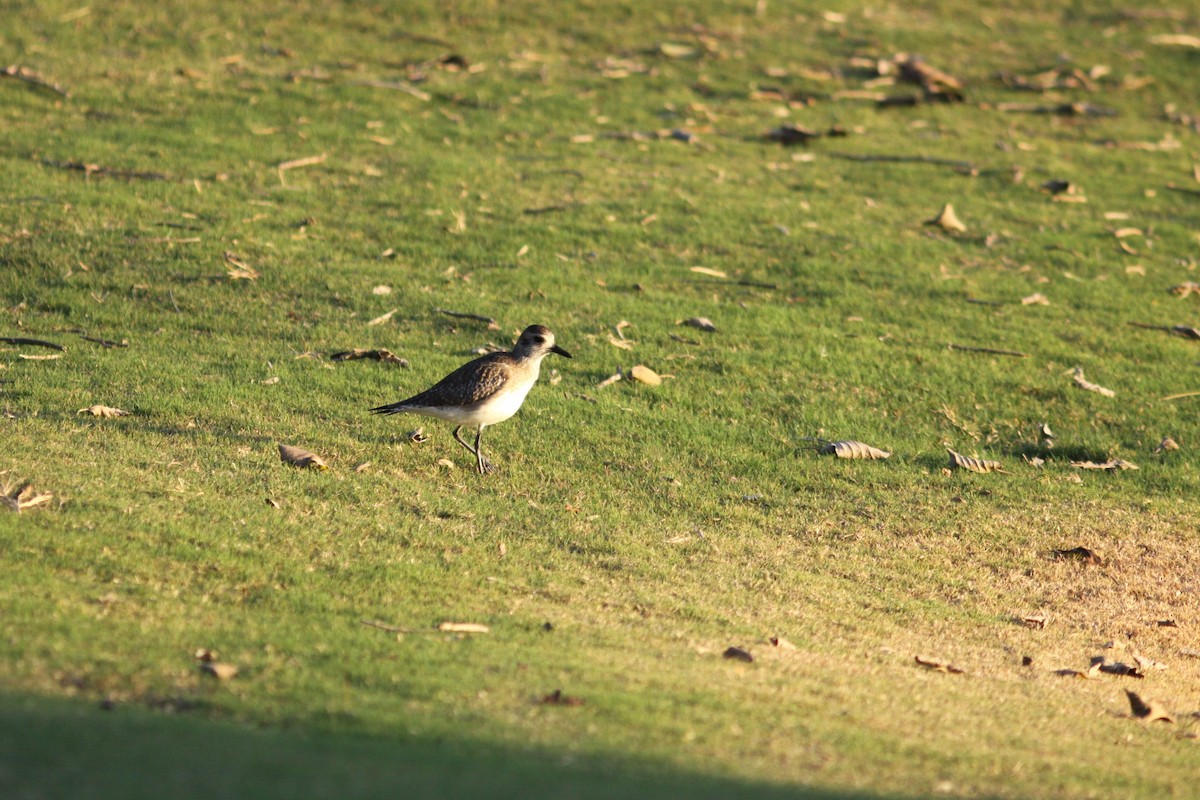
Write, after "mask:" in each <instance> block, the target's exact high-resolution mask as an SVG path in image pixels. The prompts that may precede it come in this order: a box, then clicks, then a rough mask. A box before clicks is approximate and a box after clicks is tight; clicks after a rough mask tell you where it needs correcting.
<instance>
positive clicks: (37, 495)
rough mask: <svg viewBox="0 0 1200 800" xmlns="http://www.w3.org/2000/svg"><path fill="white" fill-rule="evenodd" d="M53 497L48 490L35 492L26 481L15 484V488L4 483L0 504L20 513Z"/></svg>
mask: <svg viewBox="0 0 1200 800" xmlns="http://www.w3.org/2000/svg"><path fill="white" fill-rule="evenodd" d="M53 499H54V495H53V494H51V493H50V492H35V491H34V490H33V489H32V488H30V484H29V482H28V481H26V482H25V483H20V484H17V486H16V488H12V487H11V486H9V485H5V487H4V493H3V494H0V505H4V506H5V507H6V508H8V509H9V510H11V511H16V512H17V513H20V512H22V511H28V510H29V509H31V508H37V507H39V506H43V505H45V504H46V503H49V502H50V501H51V500H53Z"/></svg>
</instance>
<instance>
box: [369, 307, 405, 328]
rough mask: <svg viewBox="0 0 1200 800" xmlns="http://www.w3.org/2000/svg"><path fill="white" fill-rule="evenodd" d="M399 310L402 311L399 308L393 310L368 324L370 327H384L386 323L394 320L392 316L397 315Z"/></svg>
mask: <svg viewBox="0 0 1200 800" xmlns="http://www.w3.org/2000/svg"><path fill="white" fill-rule="evenodd" d="M399 310H400V309H398V308H393V309H392V310H391V311H389V312H387V313H386V314H380V315H379V316H378V317H376V318H375V319H373V320H371V321H370V322H368V323H367V324H368V325H382V324H383V323H385V322H387V321H388V320H389V319H391V318H392V315H393V314H395V313H396V312H397V311H399Z"/></svg>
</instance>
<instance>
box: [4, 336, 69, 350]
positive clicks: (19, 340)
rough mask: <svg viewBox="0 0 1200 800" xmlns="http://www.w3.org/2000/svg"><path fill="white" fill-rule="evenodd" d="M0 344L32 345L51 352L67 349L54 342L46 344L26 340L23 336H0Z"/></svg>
mask: <svg viewBox="0 0 1200 800" xmlns="http://www.w3.org/2000/svg"><path fill="white" fill-rule="evenodd" d="M0 342H7V343H8V344H28V345H32V346H35V347H49V348H50V349H51V350H66V349H67V348H65V347H63V346H62V345H61V344H55V343H54V342H47V341H46V340H44V339H26V338H25V337H23V336H0Z"/></svg>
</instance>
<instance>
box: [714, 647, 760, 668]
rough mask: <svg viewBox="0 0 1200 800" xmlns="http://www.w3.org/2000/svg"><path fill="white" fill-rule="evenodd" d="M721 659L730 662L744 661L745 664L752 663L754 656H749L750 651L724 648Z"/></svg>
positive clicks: (738, 648)
mask: <svg viewBox="0 0 1200 800" xmlns="http://www.w3.org/2000/svg"><path fill="white" fill-rule="evenodd" d="M721 658H728V659H730V660H732V661H745V662H746V663H747V664H749V663H751V662H753V661H754V656H752V655H751V654H750V651H749V650H743V649H742V648H740V647H729V648H726V649H725V652H724V653H721Z"/></svg>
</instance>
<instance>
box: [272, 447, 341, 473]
mask: <svg viewBox="0 0 1200 800" xmlns="http://www.w3.org/2000/svg"><path fill="white" fill-rule="evenodd" d="M279 459H280V460H281V461H283V463H285V464H291V465H292V466H295V467H308V468H310V469H316V470H322V469H329V466H328V465H327V464H326V463H325V460H324V459H322V458H321V457H320V456H319V455H317V454H316V453H311V452H309V451H308V450H305V449H304V448H303V447H295V446H293V445H290V444H281V445H279Z"/></svg>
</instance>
